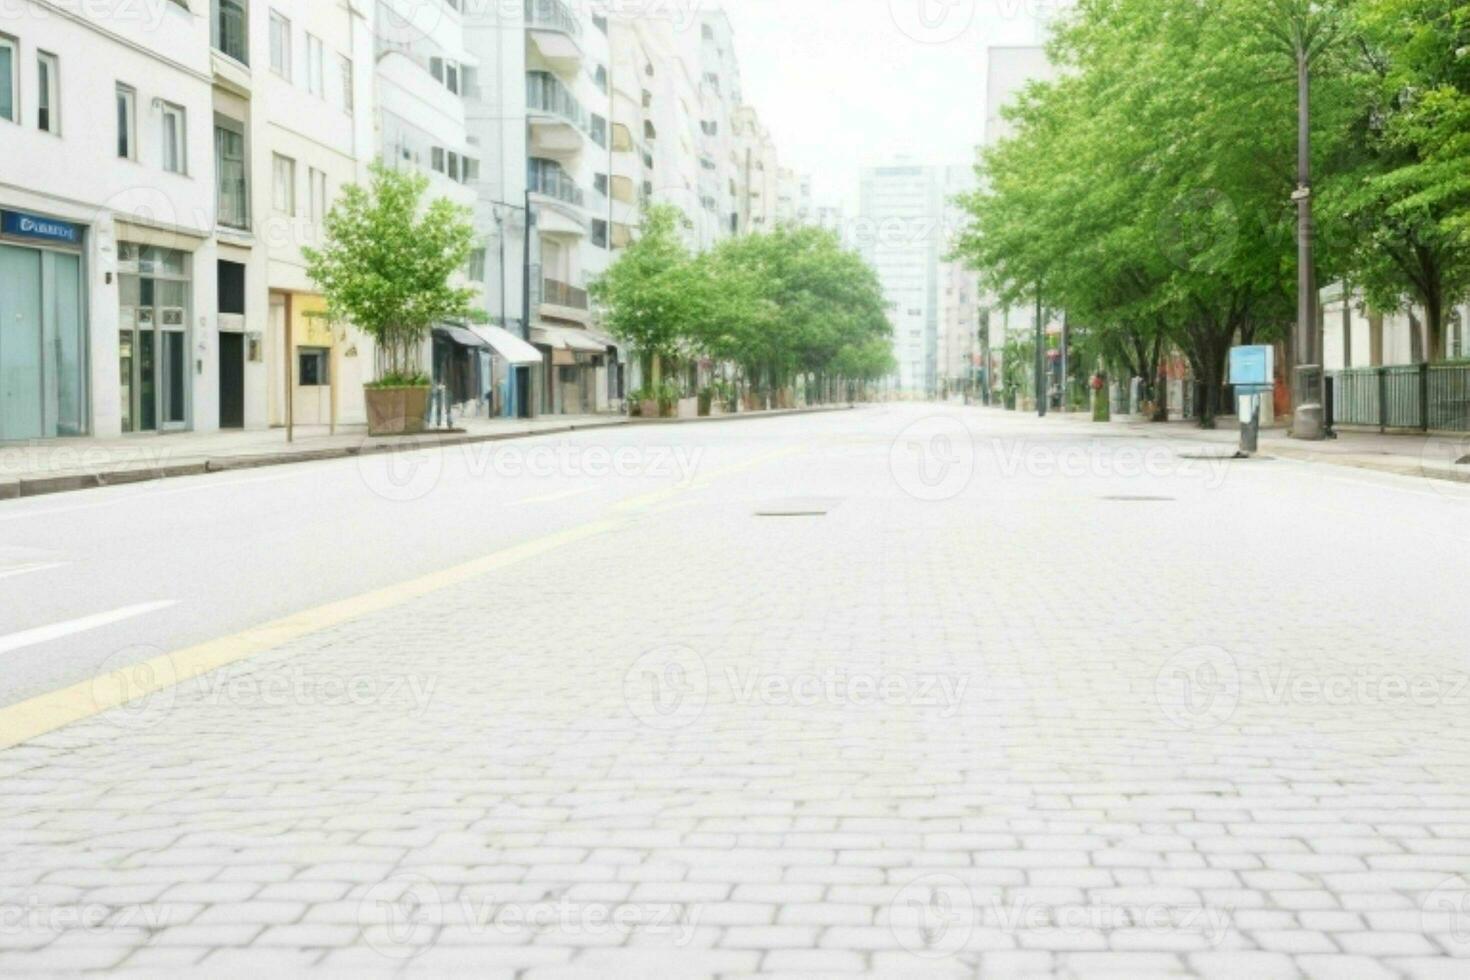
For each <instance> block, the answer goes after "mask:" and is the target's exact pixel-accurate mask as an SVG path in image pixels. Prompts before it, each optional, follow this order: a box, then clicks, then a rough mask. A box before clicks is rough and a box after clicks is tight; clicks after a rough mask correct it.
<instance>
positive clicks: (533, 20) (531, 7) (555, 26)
mask: <svg viewBox="0 0 1470 980" xmlns="http://www.w3.org/2000/svg"><path fill="white" fill-rule="evenodd" d="M526 24H527V25H529V26H531V27H545V28H549V29H551V30H553V31H561V32H562V33H564V34H570V35H572V37H581V36H582V22H581V21H580V20H578V19H577V15H576V14H574V13H572V11H571V8H570V7H568V6H567V5H566V4H564V3H562V0H526Z"/></svg>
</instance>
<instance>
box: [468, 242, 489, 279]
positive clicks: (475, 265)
mask: <svg viewBox="0 0 1470 980" xmlns="http://www.w3.org/2000/svg"><path fill="white" fill-rule="evenodd" d="M465 277H466V278H468V279H469V280H470V282H484V281H485V250H484V249H483V248H476V249H471V250H470V261H469V265H468V266H467V267H466V269H465Z"/></svg>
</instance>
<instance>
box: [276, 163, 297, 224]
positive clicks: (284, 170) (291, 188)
mask: <svg viewBox="0 0 1470 980" xmlns="http://www.w3.org/2000/svg"><path fill="white" fill-rule="evenodd" d="M271 207H272V208H274V209H275V210H276V211H278V212H279V213H281V214H292V215H294V214H295V213H296V161H295V160H292V159H291V158H290V157H283V156H281V155H280V154H279V153H272V154H271Z"/></svg>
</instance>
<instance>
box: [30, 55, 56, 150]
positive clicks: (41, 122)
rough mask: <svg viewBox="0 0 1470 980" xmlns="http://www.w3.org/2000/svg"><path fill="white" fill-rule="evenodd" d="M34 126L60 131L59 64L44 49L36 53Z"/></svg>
mask: <svg viewBox="0 0 1470 980" xmlns="http://www.w3.org/2000/svg"><path fill="white" fill-rule="evenodd" d="M36 128H37V129H39V130H41V131H42V132H46V133H58V134H59V133H60V132H61V64H60V62H59V61H58V60H57V58H56V55H54V54H48V53H47V52H45V51H38V52H37V53H36Z"/></svg>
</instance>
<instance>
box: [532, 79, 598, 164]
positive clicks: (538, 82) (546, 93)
mask: <svg viewBox="0 0 1470 980" xmlns="http://www.w3.org/2000/svg"><path fill="white" fill-rule="evenodd" d="M526 114H527V116H529V118H530V122H531V152H532V153H533V154H544V155H552V156H567V155H570V154H575V153H578V152H580V151H581V149H582V146H583V144H584V142H585V140H586V139H587V111H586V110H585V109H583V108H582V104H581V103H580V102H578V101H577V100H576V98H575V97H574V96H573V95H572V93H571V92H570V91H568V90H567V87H566V86H565V85H563V84H562V82H561V79H559V78H557V77H556V76H555V75H553V74H551V73H550V72H545V71H532V72H527V73H526Z"/></svg>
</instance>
